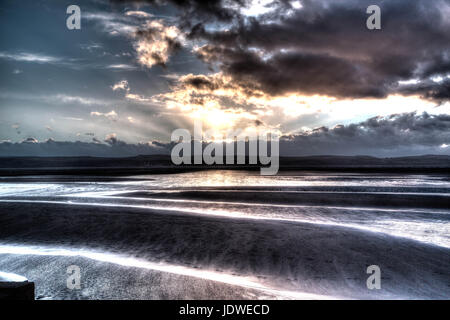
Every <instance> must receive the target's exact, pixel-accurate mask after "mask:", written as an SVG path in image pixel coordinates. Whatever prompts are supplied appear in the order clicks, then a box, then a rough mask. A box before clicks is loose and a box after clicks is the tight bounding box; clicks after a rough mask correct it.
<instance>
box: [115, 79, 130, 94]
mask: <svg viewBox="0 0 450 320" xmlns="http://www.w3.org/2000/svg"><path fill="white" fill-rule="evenodd" d="M111 89H112V90H113V91H116V90H125V91H129V90H130V87H129V86H128V81H127V80H121V81H119V82H117V83H115V84H114V85H112V86H111Z"/></svg>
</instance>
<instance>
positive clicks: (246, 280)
mask: <svg viewBox="0 0 450 320" xmlns="http://www.w3.org/2000/svg"><path fill="white" fill-rule="evenodd" d="M0 254H15V255H39V256H63V257H83V258H88V259H92V260H96V261H101V262H107V263H113V264H117V265H120V266H124V267H134V268H142V269H147V270H154V271H160V272H167V273H171V274H177V275H182V276H188V277H194V278H199V279H204V280H211V281H216V282H220V283H225V284H229V285H235V286H239V287H244V288H248V289H254V290H259V291H263V292H266V293H271V294H274V295H276V296H278V297H280V298H284V299H286V298H290V299H307V300H316V299H320V300H323V299H328V300H331V299H338V298H337V297H332V296H324V295H317V294H311V293H305V292H297V291H289V290H283V289H277V288H271V287H268V286H266V285H263V284H261V283H259V282H258V281H256V280H254V279H252V278H250V277H241V276H234V275H230V274H226V273H220V272H213V271H209V270H201V269H194V268H189V267H184V266H177V265H169V264H165V263H157V262H150V261H146V260H141V259H136V258H133V257H126V256H123V255H118V254H111V253H105V252H96V251H89V250H82V249H79V250H75V249H65V248H51V247H41V246H23V245H0ZM0 275H1V273H0ZM25 280H26V278H25Z"/></svg>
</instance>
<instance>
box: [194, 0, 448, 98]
mask: <svg viewBox="0 0 450 320" xmlns="http://www.w3.org/2000/svg"><path fill="white" fill-rule="evenodd" d="M301 3H302V5H303V8H302V9H300V10H295V11H293V10H292V9H288V8H287V6H285V5H281V4H280V6H279V9H278V10H277V11H275V13H270V14H267V15H262V16H258V17H256V18H248V19H239V20H235V21H236V22H235V24H234V26H233V27H231V28H229V29H227V30H218V31H207V29H206V28H205V27H204V25H203V24H197V25H196V26H195V27H194V28H192V29H191V30H190V38H191V39H201V40H204V41H206V43H207V44H206V46H204V47H203V48H201V49H200V50H199V51H198V54H199V56H200V57H202V58H203V59H204V60H205V61H207V62H210V63H216V64H217V65H218V66H219V67H220V68H221V69H222V70H223V71H224V72H226V73H227V74H229V75H231V76H233V77H234V78H236V79H237V80H238V81H241V82H242V83H247V84H248V85H256V86H260V87H261V88H262V89H263V90H265V91H267V92H269V93H270V94H280V93H284V92H301V93H303V92H304V93H318V94H326V95H332V96H337V97H384V96H386V95H388V94H390V93H397V92H402V91H403V90H402V88H400V87H399V86H398V85H397V83H398V81H401V80H408V79H411V78H417V79H419V80H422V81H427V80H428V78H429V77H431V76H436V75H446V74H448V73H450V33H449V32H448V30H449V28H450V18H449V12H450V1H449V0H436V1H429V0H415V1H410V0H395V1H375V0H358V1H356V0H346V1H331V0H322V1H321V0H315V1H312V0H304V1H302V2H301ZM372 4H378V5H379V6H380V7H381V13H382V30H375V31H371V30H368V29H367V28H366V19H367V17H368V15H367V14H366V8H367V7H368V6H369V5H372ZM287 10H290V11H287ZM445 85H446V83H436V82H435V83H431V82H430V83H428V85H427V88H426V90H424V88H421V87H418V88H417V90H416V91H415V90H412V89H413V88H410V89H411V90H409V91H408V93H410V94H422V95H423V96H424V97H426V98H430V99H434V98H436V99H448V98H449V97H450V96H449V95H448V90H445V89H444V90H443V89H442V86H445ZM403 92H405V91H403ZM427 92H431V94H429V93H427ZM433 92H435V93H436V94H433Z"/></svg>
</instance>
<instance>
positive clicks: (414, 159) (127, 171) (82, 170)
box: [0, 155, 450, 176]
mask: <svg viewBox="0 0 450 320" xmlns="http://www.w3.org/2000/svg"><path fill="white" fill-rule="evenodd" d="M246 162H247V163H248V161H246ZM259 168H260V165H249V164H242V165H236V164H235V165H180V166H175V165H173V164H172V163H171V161H170V156H168V155H151V156H137V157H128V158H97V157H0V176H27V175H96V176H126V175H143V174H171V173H182V172H192V171H199V170H248V171H253V170H255V171H256V170H259ZM280 171H324V172H349V173H351V172H355V173H356V172H361V173H417V174H422V173H440V174H446V173H449V172H450V156H443V155H424V156H411V157H396V158H376V157H369V156H309V157H280Z"/></svg>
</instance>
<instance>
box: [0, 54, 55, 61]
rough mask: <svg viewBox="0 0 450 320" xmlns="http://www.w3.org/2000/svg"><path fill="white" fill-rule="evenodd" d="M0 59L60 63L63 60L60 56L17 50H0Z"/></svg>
mask: <svg viewBox="0 0 450 320" xmlns="http://www.w3.org/2000/svg"><path fill="white" fill-rule="evenodd" d="M0 59H7V60H14V61H22V62H35V63H60V62H61V61H62V60H63V59H62V58H59V57H53V56H48V55H43V54H39V53H29V52H18V53H7V52H0Z"/></svg>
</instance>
